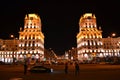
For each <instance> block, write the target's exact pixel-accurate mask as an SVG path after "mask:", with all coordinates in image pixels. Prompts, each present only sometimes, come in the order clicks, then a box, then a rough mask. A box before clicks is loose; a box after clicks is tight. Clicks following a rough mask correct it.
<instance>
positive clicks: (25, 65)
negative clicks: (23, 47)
mask: <svg viewBox="0 0 120 80" xmlns="http://www.w3.org/2000/svg"><path fill="white" fill-rule="evenodd" d="M27 68H28V65H27V62H25V63H24V75H26V74H27Z"/></svg>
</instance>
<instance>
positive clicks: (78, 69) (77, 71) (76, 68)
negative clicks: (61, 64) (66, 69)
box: [75, 62, 80, 75]
mask: <svg viewBox="0 0 120 80" xmlns="http://www.w3.org/2000/svg"><path fill="white" fill-rule="evenodd" d="M79 71H80V68H79V64H78V63H77V62H76V63H75V75H79Z"/></svg>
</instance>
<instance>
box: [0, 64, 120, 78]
mask: <svg viewBox="0 0 120 80" xmlns="http://www.w3.org/2000/svg"><path fill="white" fill-rule="evenodd" d="M48 67H52V68H53V69H54V72H53V73H39V74H38V73H34V74H33V73H29V72H28V73H27V74H26V75H24V74H23V66H22V65H0V80H120V76H119V75H120V65H95V64H85V65H83V64H81V65H80V74H79V75H75V72H74V65H69V72H68V74H65V73H64V65H52V66H48Z"/></svg>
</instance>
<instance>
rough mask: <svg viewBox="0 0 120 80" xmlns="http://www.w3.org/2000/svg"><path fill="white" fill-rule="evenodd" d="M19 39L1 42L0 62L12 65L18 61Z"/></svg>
mask: <svg viewBox="0 0 120 80" xmlns="http://www.w3.org/2000/svg"><path fill="white" fill-rule="evenodd" d="M18 43H19V40H18V39H9V40H2V39H1V40H0V61H3V62H5V63H12V62H13V61H15V60H17V59H18V56H19V53H18Z"/></svg>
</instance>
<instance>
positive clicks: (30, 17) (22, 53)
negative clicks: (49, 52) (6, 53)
mask: <svg viewBox="0 0 120 80" xmlns="http://www.w3.org/2000/svg"><path fill="white" fill-rule="evenodd" d="M41 30H42V29H41V19H40V17H39V16H38V15H36V14H27V15H26V16H25V19H24V29H22V28H20V32H19V40H20V41H19V58H34V59H38V60H43V58H44V35H43V33H42V31H41Z"/></svg>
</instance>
